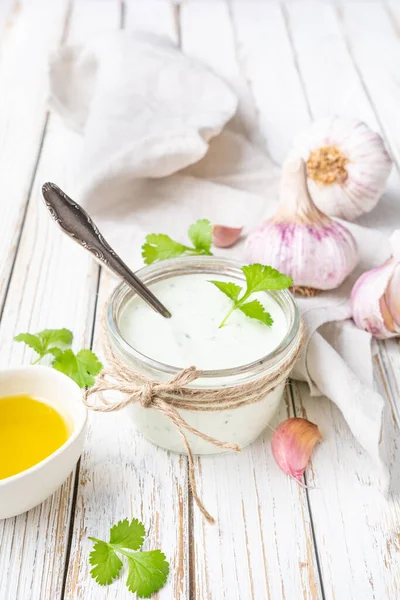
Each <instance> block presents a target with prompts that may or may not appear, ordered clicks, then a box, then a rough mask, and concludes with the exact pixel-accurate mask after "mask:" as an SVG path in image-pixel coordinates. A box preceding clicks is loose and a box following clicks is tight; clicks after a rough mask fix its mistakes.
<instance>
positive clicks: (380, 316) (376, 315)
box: [351, 229, 400, 339]
mask: <svg viewBox="0 0 400 600" xmlns="http://www.w3.org/2000/svg"><path fill="white" fill-rule="evenodd" d="M390 245H391V248H392V257H391V258H389V260H387V261H386V262H384V263H383V265H381V266H380V267H376V268H375V269H371V270H370V271H367V272H366V273H363V275H361V277H359V279H357V281H356V283H355V284H354V287H353V290H352V292H351V307H352V311H353V319H354V321H355V323H356V325H357V327H359V328H360V329H364V330H365V331H369V333H371V334H372V335H373V336H375V337H377V338H380V339H384V338H390V337H394V336H398V335H400V229H397V230H396V231H395V232H394V233H393V234H392V236H391V238H390Z"/></svg>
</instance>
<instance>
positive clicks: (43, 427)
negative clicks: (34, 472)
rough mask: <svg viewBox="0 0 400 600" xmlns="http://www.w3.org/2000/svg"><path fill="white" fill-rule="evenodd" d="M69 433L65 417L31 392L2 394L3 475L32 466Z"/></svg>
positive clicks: (0, 445)
mask: <svg viewBox="0 0 400 600" xmlns="http://www.w3.org/2000/svg"><path fill="white" fill-rule="evenodd" d="M68 437H69V428H68V425H67V423H66V421H65V420H64V418H63V417H62V416H61V415H60V414H59V413H58V412H57V411H56V410H55V409H54V408H53V407H52V406H49V405H48V404H45V403H44V402H41V401H40V400H38V399H36V398H33V397H32V396H28V395H21V396H6V397H3V398H0V479H5V478H6V477H11V476H12V475H16V474H17V473H21V471H25V470H26V469H29V468H30V467H32V466H33V465H36V464H37V463H38V462H40V461H41V460H43V459H45V458H46V457H47V456H49V455H50V454H52V453H53V452H55V450H57V449H58V448H59V447H60V446H62V445H63V444H64V442H65V441H66V440H67V439H68Z"/></svg>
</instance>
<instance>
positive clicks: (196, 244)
mask: <svg viewBox="0 0 400 600" xmlns="http://www.w3.org/2000/svg"><path fill="white" fill-rule="evenodd" d="M188 235H189V239H190V241H191V242H192V244H193V247H190V246H185V245H184V244H181V243H180V242H176V241H175V240H173V239H172V238H170V237H169V235H166V234H164V233H149V235H147V236H146V240H145V243H144V244H143V246H142V257H143V259H144V262H145V264H146V265H150V264H152V263H154V262H157V261H160V260H166V259H167V258H177V257H178V256H183V255H185V256H195V255H208V256H210V255H211V254H212V253H211V251H210V248H211V242H212V225H211V223H210V221H208V220H207V219H199V220H197V221H196V222H195V223H193V224H192V225H191V226H190V227H189V231H188Z"/></svg>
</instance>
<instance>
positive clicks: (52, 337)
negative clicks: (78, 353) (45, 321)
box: [38, 328, 73, 346]
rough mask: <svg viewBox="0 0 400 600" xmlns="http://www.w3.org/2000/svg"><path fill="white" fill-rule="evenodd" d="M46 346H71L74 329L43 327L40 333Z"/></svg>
mask: <svg viewBox="0 0 400 600" xmlns="http://www.w3.org/2000/svg"><path fill="white" fill-rule="evenodd" d="M38 335H39V337H40V338H41V339H42V340H43V343H44V344H45V345H46V346H51V345H57V346H58V345H59V344H62V345H64V346H70V345H71V344H72V339H73V335H72V331H70V330H69V329H65V328H63V329H43V331H41V332H40V333H38Z"/></svg>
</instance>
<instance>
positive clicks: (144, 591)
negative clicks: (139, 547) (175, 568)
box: [126, 550, 169, 598]
mask: <svg viewBox="0 0 400 600" xmlns="http://www.w3.org/2000/svg"><path fill="white" fill-rule="evenodd" d="M128 565H129V571H128V578H127V580H126V585H127V587H128V590H129V591H130V592H133V593H135V592H136V593H137V595H138V596H139V598H149V597H150V596H151V595H152V594H154V593H155V592H157V591H158V590H160V589H161V588H162V587H163V586H164V585H165V582H166V581H167V577H168V572H169V564H168V563H167V561H166V559H165V555H164V554H163V553H162V552H161V550H152V551H151V552H135V553H134V554H131V556H130V558H128Z"/></svg>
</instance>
